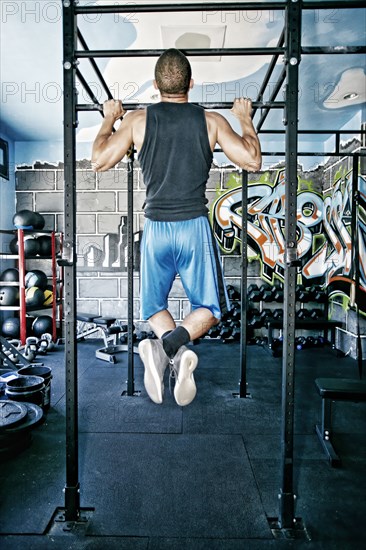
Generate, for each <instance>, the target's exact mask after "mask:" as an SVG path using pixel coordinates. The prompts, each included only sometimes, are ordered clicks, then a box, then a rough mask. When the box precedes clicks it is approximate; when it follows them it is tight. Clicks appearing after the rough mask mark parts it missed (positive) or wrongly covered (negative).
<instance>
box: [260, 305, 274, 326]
mask: <svg viewBox="0 0 366 550" xmlns="http://www.w3.org/2000/svg"><path fill="white" fill-rule="evenodd" d="M260 316H261V319H262V321H263V326H265V325H266V324H267V323H268V321H271V320H272V319H273V311H272V310H271V309H268V308H264V309H262V311H261V315H260Z"/></svg>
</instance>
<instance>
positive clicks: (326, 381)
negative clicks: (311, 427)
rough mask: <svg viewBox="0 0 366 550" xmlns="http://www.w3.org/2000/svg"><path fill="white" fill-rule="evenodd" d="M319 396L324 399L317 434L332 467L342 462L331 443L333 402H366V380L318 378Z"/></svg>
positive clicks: (316, 381) (316, 382)
mask: <svg viewBox="0 0 366 550" xmlns="http://www.w3.org/2000/svg"><path fill="white" fill-rule="evenodd" d="M315 384H316V387H317V389H318V392H319V395H320V396H321V398H322V423H321V426H319V425H318V424H316V426H315V428H316V433H317V434H318V437H319V439H320V442H321V444H322V446H323V448H324V451H325V453H326V455H327V457H328V460H329V462H330V465H331V466H338V465H339V464H340V462H341V460H340V458H339V456H338V455H337V453H336V452H335V450H334V447H333V445H332V442H331V434H332V418H331V416H332V401H353V402H356V403H358V402H360V401H366V380H353V379H349V378H317V379H316V380H315Z"/></svg>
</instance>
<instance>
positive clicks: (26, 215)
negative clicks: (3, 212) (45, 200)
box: [13, 210, 37, 229]
mask: <svg viewBox="0 0 366 550" xmlns="http://www.w3.org/2000/svg"><path fill="white" fill-rule="evenodd" d="M36 220H37V217H36V216H35V213H34V212H32V211H31V210H20V211H19V212H16V214H14V216H13V224H14V227H16V228H17V229H34V224H35V223H36Z"/></svg>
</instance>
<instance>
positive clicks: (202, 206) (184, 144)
mask: <svg viewBox="0 0 366 550" xmlns="http://www.w3.org/2000/svg"><path fill="white" fill-rule="evenodd" d="M212 157H213V155H212V151H211V147H210V143H209V139H208V132H207V125H206V118H205V112H204V109H203V108H202V107H199V106H197V105H192V104H191V103H169V102H161V103H157V104H154V105H149V106H148V107H147V115H146V128H145V137H144V141H143V144H142V147H141V150H140V152H139V155H138V159H139V162H140V166H141V170H142V175H143V178H144V183H145V186H146V203H145V216H146V217H147V218H149V219H151V220H156V221H179V220H189V219H193V218H197V217H198V216H207V213H208V209H207V207H206V204H207V202H208V201H207V199H206V197H205V191H206V182H207V180H208V176H209V171H210V168H211V163H212Z"/></svg>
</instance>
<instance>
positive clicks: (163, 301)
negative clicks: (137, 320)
mask: <svg viewBox="0 0 366 550" xmlns="http://www.w3.org/2000/svg"><path fill="white" fill-rule="evenodd" d="M176 275H179V276H180V278H181V281H182V284H183V287H184V290H185V292H186V294H187V297H188V299H189V301H190V303H191V306H192V310H195V309H197V308H200V307H204V308H207V309H209V310H210V311H211V312H212V313H213V315H214V317H216V318H217V319H220V318H221V315H222V314H223V313H225V312H226V311H227V310H228V309H229V299H228V295H227V291H226V287H225V282H224V277H223V272H222V267H221V263H220V257H219V249H218V246H217V243H216V241H215V239H214V236H213V234H212V229H211V226H210V223H209V221H208V219H207V218H206V217H205V216H201V217H199V218H194V219H192V220H184V221H174V222H163V221H152V220H150V219H148V218H147V219H146V220H145V225H144V231H143V235H142V241H141V264H140V299H141V319H143V320H147V319H149V318H150V317H151V316H152V315H154V314H155V313H158V312H159V311H162V310H165V309H168V295H169V292H170V290H171V288H172V284H173V281H174V279H175V277H176Z"/></svg>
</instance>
